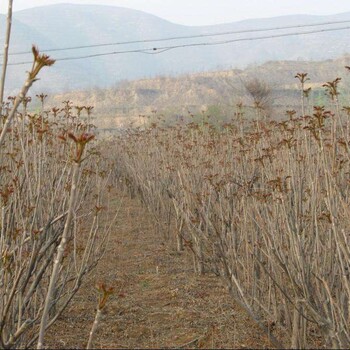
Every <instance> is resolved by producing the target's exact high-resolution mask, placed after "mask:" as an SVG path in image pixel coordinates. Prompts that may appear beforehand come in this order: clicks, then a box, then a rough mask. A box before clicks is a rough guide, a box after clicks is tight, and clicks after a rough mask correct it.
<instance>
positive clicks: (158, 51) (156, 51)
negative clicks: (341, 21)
mask: <svg viewBox="0 0 350 350" xmlns="http://www.w3.org/2000/svg"><path fill="white" fill-rule="evenodd" d="M347 29H350V26H347V27H338V28H326V29H319V30H312V31H304V32H294V33H283V34H275V35H265V36H259V37H252V38H239V39H231V40H224V41H215V42H205V43H190V44H181V45H174V46H165V47H153V48H146V49H135V50H125V51H113V52H105V53H96V54H90V55H82V56H72V57H62V58H58V59H56V61H71V60H80V59H85V58H94V57H102V56H111V55H120V54H127V53H144V54H161V53H163V52H165V51H169V50H174V49H178V48H187V47H200V46H216V45H224V44H230V43H235V42H242V41H254V40H263V39H274V38H282V37H288V36H296V35H308V34H316V33H324V32H332V31H340V30H347ZM32 63H33V62H32V61H26V62H17V63H9V64H8V65H9V66H18V65H24V64H32Z"/></svg>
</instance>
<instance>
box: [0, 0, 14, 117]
mask: <svg viewBox="0 0 350 350" xmlns="http://www.w3.org/2000/svg"><path fill="white" fill-rule="evenodd" d="M12 4H13V0H9V5H8V11H7V28H6V38H5V45H4V57H3V62H2V74H1V83H0V115H1V113H2V103H3V101H4V89H5V80H6V70H7V61H8V54H9V47H10V37H11V27H12Z"/></svg>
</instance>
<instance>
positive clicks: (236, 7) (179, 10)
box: [0, 0, 350, 25]
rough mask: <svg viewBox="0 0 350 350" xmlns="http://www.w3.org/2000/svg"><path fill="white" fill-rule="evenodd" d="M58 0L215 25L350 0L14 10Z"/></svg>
mask: <svg viewBox="0 0 350 350" xmlns="http://www.w3.org/2000/svg"><path fill="white" fill-rule="evenodd" d="M58 3H72V4H98V5H112V6H122V7H128V8H132V9H136V10H141V11H145V12H148V13H151V14H154V15H156V16H159V17H161V18H164V19H167V20H169V21H171V22H174V23H178V24H184V25H212V24H219V23H227V22H234V21H240V20H244V19H248V18H262V17H275V16H283V15H289V14H312V15H329V14H335V13H340V12H350V0H243V1H242V0H65V1H62V0H14V11H19V10H22V9H26V8H30V7H36V6H45V5H51V4H58ZM6 4H7V1H6V0H1V2H0V12H1V13H5V12H6V11H7V10H6V7H7V5H6Z"/></svg>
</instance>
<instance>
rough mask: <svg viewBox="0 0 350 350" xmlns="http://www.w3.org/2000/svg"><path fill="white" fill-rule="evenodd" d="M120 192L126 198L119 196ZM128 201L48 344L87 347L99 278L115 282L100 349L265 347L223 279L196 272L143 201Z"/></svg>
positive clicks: (98, 342) (97, 344) (97, 341)
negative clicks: (157, 228) (160, 229)
mask: <svg viewBox="0 0 350 350" xmlns="http://www.w3.org/2000/svg"><path fill="white" fill-rule="evenodd" d="M119 196H120V195H119ZM120 200H122V202H123V205H122V207H121V209H120V213H119V216H118V219H117V223H116V225H115V229H114V230H113V232H112V235H111V238H110V242H109V244H108V251H107V254H106V256H105V257H104V259H103V261H102V262H101V264H100V265H99V267H98V269H97V271H94V272H93V274H92V275H91V276H89V278H88V281H87V282H86V283H85V285H84V286H83V288H82V289H81V291H80V292H79V294H78V295H77V296H76V298H75V300H74V301H73V303H72V305H71V306H70V307H69V308H68V310H67V311H66V312H65V314H64V315H63V316H62V317H61V319H60V320H59V322H58V323H57V325H55V326H54V327H53V328H52V329H51V330H50V332H49V334H48V340H49V342H48V344H47V345H48V346H49V347H50V348H51V347H54V348H67V347H69V348H84V347H85V346H86V343H87V339H88V335H89V331H90V328H91V325H92V322H93V319H94V315H95V307H96V300H97V294H96V290H95V288H94V286H95V284H96V283H97V282H99V281H102V282H105V283H106V284H107V285H111V286H115V287H116V293H115V295H114V296H113V297H112V299H111V300H110V301H109V303H108V307H107V308H106V310H105V315H104V319H103V321H102V322H101V325H100V328H99V330H98V332H97V334H96V337H95V341H94V347H95V348H172V347H173V348H179V347H183V348H266V347H269V343H268V340H267V338H266V337H265V336H264V335H262V333H261V331H260V330H259V328H258V327H257V326H255V325H254V324H253V323H252V322H251V321H250V320H249V319H248V317H247V316H246V315H245V313H244V312H243V311H242V310H240V309H239V308H238V307H237V306H235V304H234V303H233V302H232V300H231V298H230V297H229V295H228V294H227V292H226V290H225V288H224V287H223V286H222V284H221V280H220V278H218V277H215V276H204V277H199V276H196V275H195V274H194V273H193V272H192V269H191V263H190V262H189V259H190V257H189V254H186V253H184V254H178V253H176V252H174V251H172V250H171V249H170V248H169V247H167V246H166V245H164V243H163V242H162V241H160V240H159V238H160V237H159V236H158V235H157V234H156V233H155V230H154V227H153V225H152V221H151V218H150V215H149V214H148V213H147V211H146V210H145V209H144V208H143V207H142V206H141V204H140V203H139V201H138V200H136V199H133V200H131V199H130V198H128V197H127V196H123V197H122V198H121V197H118V198H116V200H115V206H116V207H117V206H118V203H119V202H120Z"/></svg>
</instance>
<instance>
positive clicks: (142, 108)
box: [49, 56, 350, 128]
mask: <svg viewBox="0 0 350 350" xmlns="http://www.w3.org/2000/svg"><path fill="white" fill-rule="evenodd" d="M349 60H350V59H349V57H348V56H344V57H343V58H339V59H336V60H328V61H321V62H309V61H277V62H276V61H274V62H272V61H271V62H267V63H265V64H263V65H260V66H250V67H248V68H246V69H245V70H226V71H212V72H206V73H197V74H191V75H183V76H179V77H176V78H173V77H159V78H154V79H143V80H135V81H125V82H122V83H120V84H119V85H118V86H116V87H114V88H110V89H90V90H81V91H74V92H71V93H66V94H57V95H54V96H50V100H49V103H50V104H52V105H58V104H59V103H61V101H65V100H72V101H74V102H75V103H78V102H79V104H81V105H91V106H94V116H95V122H96V125H98V126H99V127H101V128H117V127H121V126H124V127H125V126H127V125H129V124H130V123H131V122H133V123H134V124H137V125H140V124H144V123H145V121H144V118H140V115H146V116H150V115H154V114H155V113H154V111H157V115H164V116H165V118H166V119H167V120H168V121H170V122H171V121H174V120H176V119H177V118H179V117H181V116H184V117H187V116H188V112H190V113H194V114H198V113H199V114H200V113H201V112H202V111H204V112H205V114H207V115H208V114H209V115H212V116H215V117H221V118H223V117H227V118H230V117H231V116H232V114H233V112H234V111H235V106H236V104H237V103H239V102H243V104H244V105H246V106H252V105H253V101H252V99H251V97H250V96H249V94H247V91H246V89H245V87H244V83H245V82H248V81H250V80H251V79H254V78H257V79H258V80H260V81H263V82H265V83H266V84H267V85H268V86H269V87H270V88H271V103H272V106H273V108H272V110H271V114H272V116H273V117H275V118H280V117H281V116H283V115H284V112H285V109H286V108H287V109H288V108H295V109H296V110H297V111H299V112H300V96H299V95H300V94H299V92H298V81H297V79H295V78H294V76H295V74H296V73H297V72H300V71H301V72H303V71H305V72H309V77H310V81H308V82H307V87H312V91H311V93H310V96H309V104H310V106H312V105H313V104H318V105H322V104H328V103H329V101H328V99H327V98H326V95H325V92H324V89H322V84H323V83H324V82H326V81H331V80H333V79H334V78H336V77H338V76H342V77H343V80H342V84H341V95H340V99H341V101H342V100H344V101H346V99H347V97H348V95H349V86H350V85H349V83H350V79H349V78H348V77H346V76H345V77H344V74H343V73H344V66H345V65H347V64H348V62H349Z"/></svg>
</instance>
